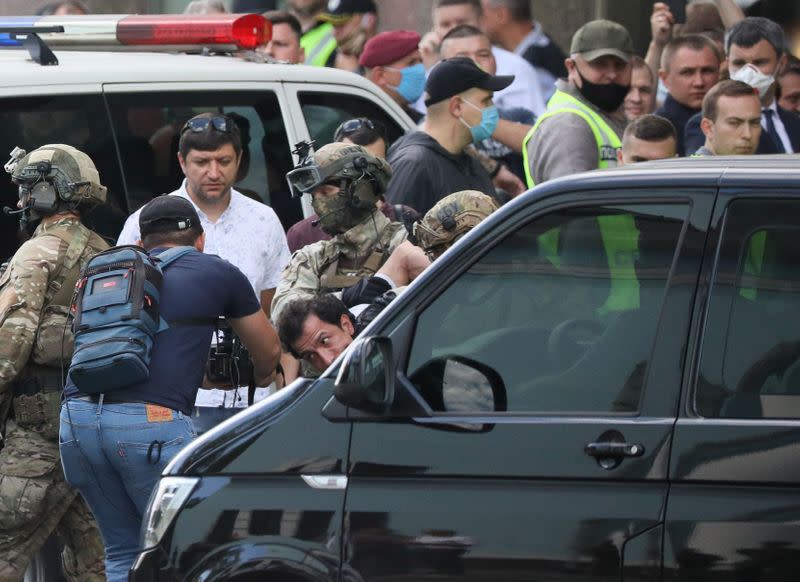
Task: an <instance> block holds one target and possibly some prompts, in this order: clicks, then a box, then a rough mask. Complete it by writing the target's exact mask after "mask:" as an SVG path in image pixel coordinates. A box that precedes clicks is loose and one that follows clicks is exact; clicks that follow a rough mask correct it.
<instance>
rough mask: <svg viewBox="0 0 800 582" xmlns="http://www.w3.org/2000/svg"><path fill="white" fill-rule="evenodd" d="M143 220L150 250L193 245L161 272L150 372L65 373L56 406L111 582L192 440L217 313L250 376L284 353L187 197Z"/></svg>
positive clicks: (168, 200) (68, 466)
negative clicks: (119, 380)
mask: <svg viewBox="0 0 800 582" xmlns="http://www.w3.org/2000/svg"><path fill="white" fill-rule="evenodd" d="M139 226H140V231H141V235H142V241H141V242H142V246H144V248H145V249H147V250H148V251H149V252H150V254H151V255H153V256H156V257H157V256H158V255H159V254H160V253H161V252H163V251H165V250H166V249H169V248H171V247H177V246H189V247H194V250H192V251H190V252H188V253H187V254H185V255H182V256H179V257H178V258H177V259H175V260H174V262H172V263H171V265H170V266H169V268H168V269H165V270H164V276H163V283H162V287H161V295H160V306H159V310H160V315H161V317H162V318H163V319H164V320H166V321H167V322H168V323H169V327H168V328H167V329H165V330H164V331H161V332H159V333H158V334H157V335H156V336H155V341H154V343H153V349H152V353H151V359H150V368H149V378H148V379H147V380H145V381H143V382H140V383H137V384H133V385H130V386H126V387H124V388H119V389H117V390H114V391H111V392H107V393H104V394H91V395H87V394H81V393H80V392H79V391H78V389H77V388H76V386H75V384H74V383H73V379H72V375H71V374H70V377H69V378H68V380H67V385H66V388H65V398H66V401H65V403H64V404H63V405H62V408H61V431H60V433H61V434H60V436H61V439H60V442H61V458H62V463H63V466H64V474H65V476H66V479H67V482H68V483H70V484H71V485H73V486H74V487H76V488H77V489H78V490H79V491H80V492H81V494H82V495H83V497H84V498H85V499H86V502H87V503H88V505H89V507H90V509H91V510H92V513H94V515H95V518H96V520H97V523H98V525H99V527H100V531H101V532H102V534H103V540H104V543H105V553H106V555H105V560H106V573H107V576H108V579H109V580H127V578H128V570H129V569H130V567H131V565H132V563H133V561H134V559H135V557H136V554H137V552H138V550H139V530H140V527H141V521H142V513H143V512H144V509H145V505H146V503H147V500H148V497H149V496H150V493H151V491H152V489H153V488H154V486H155V484H156V483H157V481H158V479H159V476H160V474H161V471H162V470H163V469H164V467H165V466H166V465H167V463H168V462H169V461H170V460H171V459H172V457H174V456H175V454H176V453H177V452H178V451H179V450H180V449H181V448H182V447H183V446H184V445H185V444H187V443H188V442H190V441H191V440H192V439H193V438H194V437H195V434H196V433H195V430H194V428H193V426H192V421H191V418H190V414H191V410H192V406H193V404H194V400H195V396H196V394H197V389H198V388H197V387H198V386H200V383H201V380H202V377H203V373H204V370H205V362H206V357H207V356H208V344H209V336H210V335H211V333H212V331H213V330H214V327H215V324H214V322H215V320H216V318H218V317H219V316H224V317H225V318H227V320H228V321H229V322H230V324H231V326H232V328H233V330H234V331H235V332H236V334H237V336H238V337H239V338H241V340H242V342H243V343H244V345H245V346H246V347H247V349H248V350H249V352H250V354H251V357H252V361H253V367H254V372H253V373H254V378H255V381H256V382H259V383H262V385H264V384H266V383H268V382H269V379H270V375H271V374H272V372H273V370H274V369H275V366H276V365H277V363H278V358H279V356H280V346H279V343H278V338H277V334H276V333H275V330H274V329H273V327H272V326H271V325H270V323H269V321H268V320H267V317H266V315H265V314H264V312H263V311H262V310H261V306H260V304H259V302H258V299H257V298H256V296H255V293H254V292H253V289H252V287H251V285H250V283H249V282H248V280H247V278H246V277H245V276H244V275H243V274H242V272H241V271H239V269H237V268H236V267H234V266H233V265H231V264H230V263H228V262H227V261H225V260H223V259H220V258H219V257H217V256H215V255H207V254H203V252H202V250H203V244H204V241H205V236H204V233H203V229H202V227H201V226H200V220H199V218H198V215H197V212H196V211H195V210H194V207H193V206H192V204H191V203H190V202H189V201H188V200H186V199H184V198H182V197H179V196H162V197H159V198H155V199H154V200H152V201H151V202H149V203H148V204H147V205H146V206H145V207H144V208H143V209H142V212H141V214H140V215H139ZM73 365H74V362H73Z"/></svg>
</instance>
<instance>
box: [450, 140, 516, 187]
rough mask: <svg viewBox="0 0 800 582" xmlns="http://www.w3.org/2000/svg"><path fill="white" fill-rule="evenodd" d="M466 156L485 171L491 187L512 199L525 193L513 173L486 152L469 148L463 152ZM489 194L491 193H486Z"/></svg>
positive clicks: (472, 147)
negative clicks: (490, 181) (502, 191)
mask: <svg viewBox="0 0 800 582" xmlns="http://www.w3.org/2000/svg"><path fill="white" fill-rule="evenodd" d="M464 151H465V152H466V153H467V154H468V155H470V156H471V157H472V158H474V159H475V161H476V162H478V163H479V164H480V165H481V167H482V168H483V169H484V170H486V173H487V174H489V176H490V177H491V179H492V185H493V186H494V187H495V188H497V189H499V190H505V191H506V192H508V193H509V195H510V196H511V197H512V198H513V197H514V196H518V195H519V194H522V193H523V192H524V191H525V184H523V183H522V180H520V179H519V178H518V177H517V175H516V174H514V172H512V171H511V170H509V169H508V168H507V167H506V166H505V164H503V163H502V162H499V161H497V160H495V159H494V158H490V157H489V156H488V155H487V154H486V152H484V151H481V150H479V149H478V148H476V147H474V146H469V147H468V148H467V149H466V150H464ZM486 194H491V192H486Z"/></svg>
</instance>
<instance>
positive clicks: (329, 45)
mask: <svg viewBox="0 0 800 582" xmlns="http://www.w3.org/2000/svg"><path fill="white" fill-rule="evenodd" d="M300 46H301V47H303V50H304V51H306V61H305V63H306V64H307V65H315V66H317V67H324V66H325V63H327V62H328V59H329V58H330V56H331V53H333V51H335V50H336V39H335V38H333V25H332V24H331V23H330V22H326V23H325V24H322V25H320V26H315V27H314V28H312V29H311V30H309V31H308V32H306V33H305V34H304V35H303V36H302V37H301V38H300Z"/></svg>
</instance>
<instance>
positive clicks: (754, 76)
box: [731, 63, 775, 99]
mask: <svg viewBox="0 0 800 582" xmlns="http://www.w3.org/2000/svg"><path fill="white" fill-rule="evenodd" d="M731 79H733V80H734V81H741V82H743V83H747V84H748V85H750V86H751V87H752V88H753V89H758V96H759V97H761V98H762V99H763V98H764V95H766V94H767V91H769V89H770V87H772V85H773V83H775V77H774V76H772V75H765V74H764V73H762V72H761V71H760V70H759V68H758V67H756V66H755V65H752V64H750V63H747V64H746V65H745V66H743V67H742V68H741V69H739V70H738V71H736V72H735V73H733V74H732V75H731Z"/></svg>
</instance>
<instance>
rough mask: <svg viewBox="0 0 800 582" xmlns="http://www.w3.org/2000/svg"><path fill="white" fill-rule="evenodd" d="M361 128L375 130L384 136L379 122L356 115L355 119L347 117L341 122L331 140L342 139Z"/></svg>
mask: <svg viewBox="0 0 800 582" xmlns="http://www.w3.org/2000/svg"><path fill="white" fill-rule="evenodd" d="M362 129H370V130H372V131H374V132H377V133H378V134H379V135H380V136H381V137H383V136H384V132H383V127H381V126H380V125H379V124H377V123H374V122H373V121H372V120H371V119H367V118H366V117H357V118H355V119H348V120H347V121H345V122H344V123H343V124H341V125H340V126H339V128H338V129H337V130H336V134H335V135H334V136H333V141H342V140H343V139H344V138H346V137H349V136H351V135H353V134H354V133H355V132H357V131H359V130H362Z"/></svg>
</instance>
